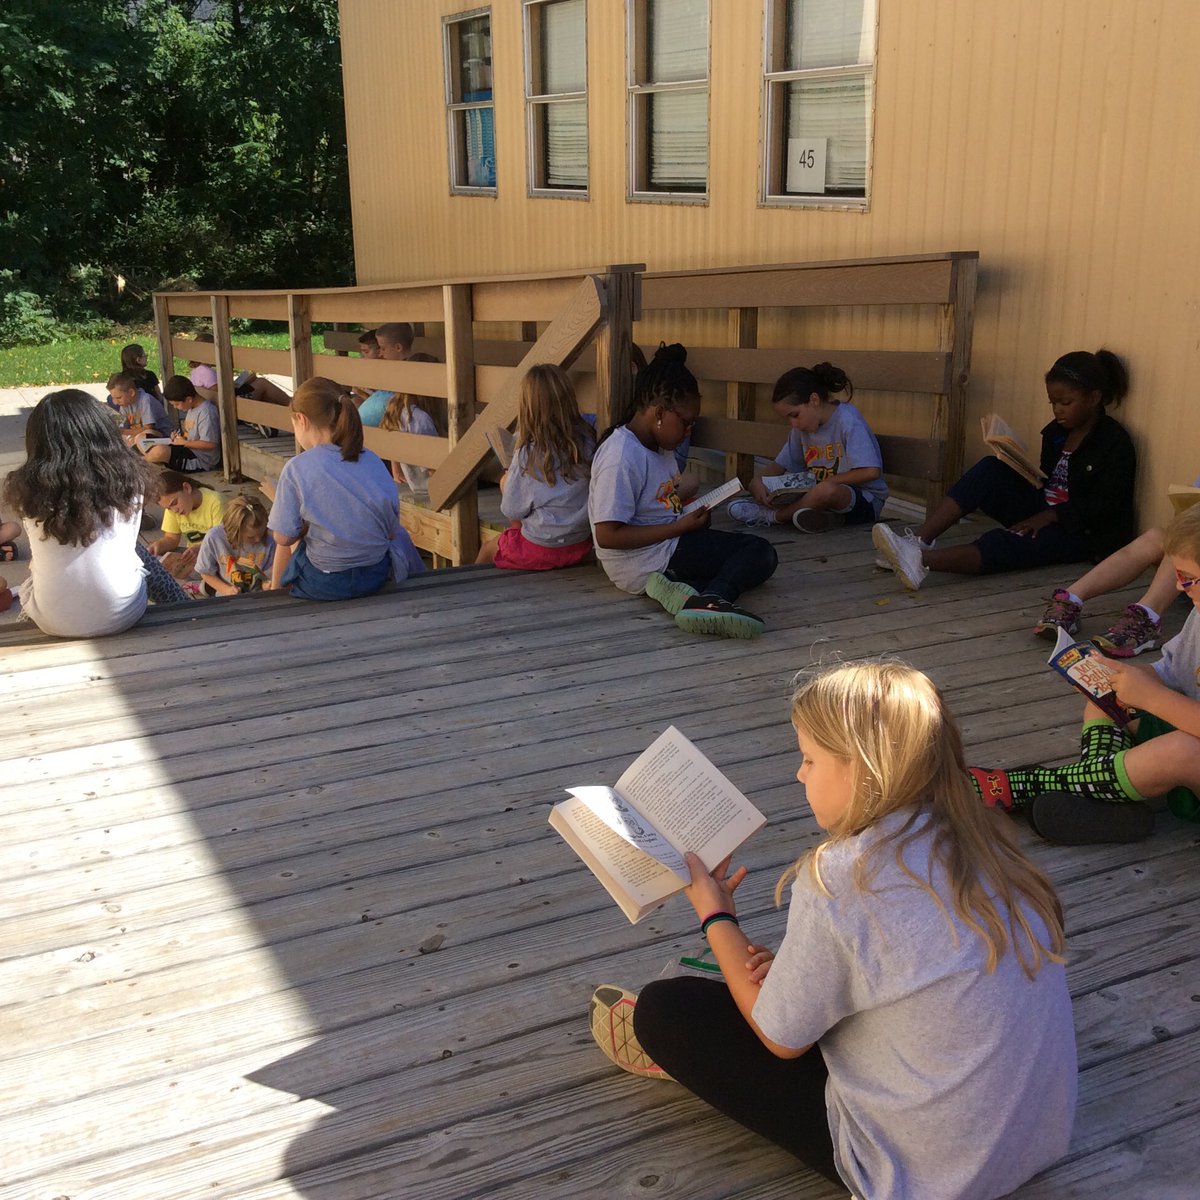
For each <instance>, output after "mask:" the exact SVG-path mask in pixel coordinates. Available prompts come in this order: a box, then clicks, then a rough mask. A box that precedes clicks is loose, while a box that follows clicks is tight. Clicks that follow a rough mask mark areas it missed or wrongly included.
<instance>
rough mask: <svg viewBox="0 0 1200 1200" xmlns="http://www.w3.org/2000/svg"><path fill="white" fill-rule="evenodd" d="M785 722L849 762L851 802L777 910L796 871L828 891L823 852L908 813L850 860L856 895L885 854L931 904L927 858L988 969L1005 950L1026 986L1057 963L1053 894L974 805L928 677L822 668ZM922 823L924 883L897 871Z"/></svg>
mask: <svg viewBox="0 0 1200 1200" xmlns="http://www.w3.org/2000/svg"><path fill="white" fill-rule="evenodd" d="M792 723H793V725H795V727H796V729H797V730H798V731H800V733H801V734H802V735H803V736H804V737H805V738H806V739H811V740H812V741H813V742H814V743H815V744H816V745H818V746H820V747H821V748H822V749H823V750H826V751H827V752H828V753H830V754H832V755H833V756H834V757H835V758H839V759H841V760H843V761H845V762H849V763H850V764H851V766H852V779H853V796H852V799H851V801H850V804H849V806H848V807H847V809H846V811H845V813H843V814H842V816H841V817H839V818H838V820H837V821H836V822H835V823H834V824H833V826H832V827H831V828H830V829H829V830H828V831H827V833H828V837H827V838H826V840H825V841H824V842H822V843H821V844H820V845H819V846H817V847H816V848H815V849H814V850H812V851H809V852H808V853H807V854H805V855H803V856H802V857H801V858H800V859H799V860H797V861H796V862H795V863H793V864H792V866H791V867H790V868H789V869H788V870H787V871H786V872H784V874H783V876H782V878H781V879H780V880H779V883H778V885H777V886H776V889H775V900H776V903H780V902H781V900H782V895H783V889H784V887H785V885H786V884H787V883H788V882H789V881H790V880H793V879H795V878H796V877H797V875H798V874H799V873H800V871H801V869H802V868H803V867H804V866H805V865H807V866H808V868H809V870H810V871H811V874H812V878H813V880H814V882H815V883H816V884H817V885H818V886H819V887H821V888H822V890H824V891H825V892H826V894H828V889H827V888H826V887H825V884H824V881H823V880H822V879H821V874H820V863H821V856H822V853H823V852H824V851H825V850H826V849H827V848H828V847H829V846H832V845H836V844H837V843H838V842H842V841H845V840H847V839H848V838H852V837H854V836H856V835H857V834H860V833H862V832H863V831H864V830H866V829H869V828H870V827H871V826H872V825H874V824H875V823H876V822H877V821H878V820H880V818H882V817H884V816H887V815H888V814H889V813H907V815H908V819H907V820H906V821H905V822H904V823H903V824H902V825H901V826H900V827H899V828H898V829H896V830H894V831H893V832H891V833H889V834H887V835H886V836H885V837H882V838H880V839H879V840H878V841H876V842H875V843H874V844H873V845H872V846H871V848H870V849H869V850H868V851H867V853H866V854H865V855H863V857H862V858H860V859H859V860H858V861H857V862H856V863H855V865H854V884H855V887H856V888H857V889H858V890H859V891H864V892H869V891H871V890H872V888H871V882H872V880H873V878H874V876H875V874H876V873H877V872H878V870H879V864H878V863H873V861H872V860H873V859H875V858H876V857H877V856H879V855H882V854H883V853H885V852H886V850H887V848H888V847H889V846H892V847H894V853H895V858H896V863H897V865H898V866H899V867H900V869H901V870H902V871H903V872H904V874H905V875H907V876H908V877H909V878H911V879H912V880H913V882H914V883H916V884H918V885H920V886H921V887H923V888H925V889H926V890H927V891H928V892H929V893H930V894H931V895H932V896H933V897H934V899H935V900H937V901H938V903H939V905H940V904H941V900H940V898H939V897H938V896H937V893H936V892H935V891H934V888H933V887H932V886H931V882H930V879H931V877H932V873H933V866H934V862H933V860H937V862H938V863H940V865H941V867H942V869H943V870H944V872H945V875H946V879H947V881H948V884H949V892H950V895H951V897H952V899H953V905H954V911H955V913H956V914H957V916H958V917H959V919H960V920H961V921H962V922H963V923H964V924H965V925H967V927H968V928H970V929H971V930H973V931H974V932H975V933H976V934H978V935H979V937H980V938H981V939H982V941H983V942H984V944H985V946H986V947H987V964H986V969H987V970H988V971H989V972H991V971H993V970H994V969H995V967H996V964H997V963H998V962H999V961H1000V959H1001V958H1003V957H1004V955H1005V953H1007V951H1008V950H1009V949H1010V948H1011V949H1012V950H1013V951H1014V953H1015V954H1016V956H1017V959H1018V961H1019V962H1020V964H1021V967H1022V969H1023V970H1024V972H1025V974H1026V975H1027V976H1028V977H1029V978H1030V979H1032V978H1033V977H1034V976H1035V975H1036V974H1037V973H1038V971H1039V970H1040V969H1041V968H1042V966H1043V965H1044V964H1045V963H1046V962H1063V961H1064V959H1063V950H1064V947H1065V940H1064V938H1063V916H1062V906H1061V904H1060V903H1059V899H1058V895H1057V894H1056V892H1055V890H1054V885H1053V884H1052V883H1051V882H1050V880H1049V879H1048V878H1047V877H1046V876H1045V875H1044V874H1043V873H1042V872H1041V871H1040V870H1038V868H1037V867H1035V866H1034V865H1033V863H1032V862H1030V861H1029V859H1028V858H1026V857H1025V855H1024V853H1023V852H1022V851H1021V849H1020V848H1019V847H1018V846H1017V843H1016V839H1015V837H1014V836H1013V833H1012V830H1011V829H1010V828H1009V825H1008V821H1007V818H1005V817H1002V816H1000V815H998V814H997V813H996V812H995V810H993V809H990V808H988V807H986V806H985V805H984V804H983V803H982V802H981V801H980V799H979V797H978V795H977V794H976V792H975V789H974V786H973V785H972V783H971V781H970V777H969V776H968V775H967V768H966V765H965V761H964V756H963V748H962V737H961V735H960V734H959V731H958V726H957V725H956V724H955V721H954V718H953V717H952V716H951V715H950V712H949V710H948V709H947V708H946V704H945V701H944V700H943V698H942V694H941V692H939V691H938V689H937V688H936V687H935V686H934V685H933V683H932V682H931V681H930V680H929V678H928V677H927V676H925V675H923V674H921V672H920V671H917V670H915V669H914V668H913V667H910V666H908V665H907V664H905V663H899V662H857V663H844V664H840V665H838V666H834V667H831V668H825V669H822V670H821V671H820V672H819V673H817V674H816V675H814V676H813V677H811V678H810V679H808V680H807V681H806V682H804V683H802V684H801V686H800V687H799V688H797V690H796V693H795V695H794V696H793V697H792ZM922 814H928V816H929V818H930V820H931V821H932V823H933V831H934V832H933V845H932V848H931V851H930V855H931V861H930V864H929V868H928V871H927V872H925V877H922V876H921V875H918V874H915V873H914V872H913V871H912V870H911V869H910V868H909V867H908V865H907V864H906V863H905V862H904V852H905V850H906V849H907V847H908V846H909V844H910V843H912V842H914V841H916V840H917V839H919V838H920V837H922V836H923V831H924V823H923V822H921V821H920V820H919V818H920V817H921V815H922ZM1026 908H1028V909H1029V910H1031V911H1032V912H1033V913H1035V914H1036V915H1037V916H1038V917H1039V918H1040V919H1041V921H1042V923H1043V924H1044V925H1045V927H1046V931H1047V934H1048V938H1047V941H1048V943H1049V944H1048V945H1045V944H1043V943H1042V942H1041V941H1040V940H1039V938H1038V937H1037V935H1036V934H1035V932H1034V927H1033V925H1032V924H1031V923H1030V921H1029V919H1028V917H1027V916H1026V912H1025V909H1026ZM947 920H948V921H949V914H947Z"/></svg>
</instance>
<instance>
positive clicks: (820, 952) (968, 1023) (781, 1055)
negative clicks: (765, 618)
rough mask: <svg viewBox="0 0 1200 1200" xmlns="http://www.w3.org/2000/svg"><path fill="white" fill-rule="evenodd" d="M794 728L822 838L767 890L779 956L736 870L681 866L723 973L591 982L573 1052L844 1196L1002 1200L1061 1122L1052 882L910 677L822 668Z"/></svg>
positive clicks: (1027, 1173)
mask: <svg viewBox="0 0 1200 1200" xmlns="http://www.w3.org/2000/svg"><path fill="white" fill-rule="evenodd" d="M792 724H793V726H794V727H795V730H796V735H797V740H798V744H799V749H800V758H801V762H800V769H799V771H798V772H797V779H799V781H800V782H801V783H802V784H803V785H804V791H805V799H806V800H807V801H808V805H809V807H810V808H811V809H812V813H813V817H814V818H815V819H816V823H817V824H818V825H819V826H820V827H821V828H822V829H823V830H824V833H825V836H824V838H823V840H822V842H821V844H820V845H818V846H817V847H816V848H815V849H813V850H811V851H809V852H808V853H807V854H805V855H804V856H803V857H802V858H801V859H800V860H799V861H798V862H796V863H795V864H794V865H793V866H792V867H791V868H790V869H789V870H787V871H786V872H785V873H784V875H783V877H782V878H781V879H780V880H779V882H778V884H777V885H776V888H775V901H776V903H777V904H778V903H781V902H782V899H783V895H784V891H785V889H786V890H787V892H788V894H789V899H790V904H789V910H788V917H787V929H786V932H785V933H784V935H783V940H782V943H781V944H780V946H779V951H778V953H777V954H775V953H772V951H771V950H769V949H767V948H765V947H764V946H762V945H761V944H758V938H757V937H755V938H754V939H753V943H752V940H751V937H750V935H749V932H748V931H743V930H742V928H741V924H740V921H741V919H742V913H740V912H739V909H741V908H742V907H743V906H742V904H741V903H740V900H741V892H740V890H739V888H740V885H741V884H742V882H743V880H744V879H745V878H746V869H745V867H739V868H738V869H737V870H730V866H729V860H728V859H726V860H725V861H724V862H722V863H720V864H718V865H717V866H716V867H715V868H714V869H713V870H712V872H711V873H709V872H707V871H705V869H704V865H703V863H701V862H700V860H699V859H698V858H697V857H696V856H695V855H694V854H689V855H688V856H687V863H688V868H689V870H690V874H691V885H690V886H689V887H688V888H687V891H686V895H687V898H688V900H689V901H690V902H691V903H692V906H693V907H694V909H695V911H696V918H697V922H698V924H699V925H700V930H701V933H702V935H703V936H704V937H707V939H708V943H709V946H710V948H711V949H712V952H713V954H714V956H715V958H716V960H717V963H718V964H719V966H720V968H721V975H722V978H721V979H719V980H715V979H712V978H707V979H702V978H696V977H694V976H681V977H678V978H674V979H658V980H655V981H654V982H653V983H650V984H649V985H648V986H647V987H645V988H644V989H643V990H642V992H641V995H640V996H636V997H635V996H633V995H632V994H631V993H629V992H626V991H625V989H623V988H620V987H617V986H615V985H602V986H601V987H600V988H598V989H597V990H596V992H595V993H594V995H593V998H592V1005H591V1012H590V1017H591V1026H592V1033H593V1035H594V1036H595V1038H596V1040H597V1042H598V1043H599V1045H600V1048H601V1050H603V1052H604V1053H605V1055H606V1056H607V1057H608V1058H609V1059H611V1060H612V1061H613V1062H615V1063H616V1064H617V1065H618V1066H621V1067H623V1068H624V1069H625V1070H628V1071H630V1072H632V1073H634V1074H638V1075H644V1076H648V1077H656V1078H658V1079H662V1078H664V1076H665V1077H667V1078H670V1079H673V1080H675V1081H676V1082H677V1083H679V1084H681V1085H682V1086H683V1087H685V1088H687V1089H688V1090H689V1091H691V1092H693V1093H694V1094H695V1095H696V1096H698V1097H699V1098H700V1099H701V1100H703V1101H705V1102H706V1103H708V1104H710V1105H712V1106H713V1107H714V1108H716V1109H717V1110H718V1111H720V1112H722V1113H724V1114H725V1115H726V1116H727V1117H730V1118H732V1119H733V1120H735V1121H738V1122H740V1123H741V1124H742V1125H744V1126H746V1127H747V1128H748V1129H751V1130H753V1131H754V1132H755V1133H757V1134H759V1135H760V1136H762V1137H764V1138H767V1139H769V1140H770V1141H772V1142H774V1143H775V1144H776V1145H778V1146H781V1147H783V1149H785V1150H787V1151H788V1152H789V1153H791V1154H793V1155H795V1156H796V1158H798V1159H799V1160H800V1162H802V1163H804V1164H805V1165H806V1166H808V1167H810V1168H811V1169H812V1170H814V1171H819V1172H820V1173H821V1174H822V1175H824V1176H825V1177H826V1178H828V1179H830V1180H832V1181H833V1182H835V1183H838V1184H841V1185H842V1186H843V1187H845V1188H849V1189H850V1190H851V1191H852V1192H853V1193H854V1195H855V1196H856V1197H858V1198H859V1200H996V1198H997V1197H1000V1196H1007V1195H1009V1193H1011V1192H1013V1190H1014V1189H1015V1188H1017V1187H1019V1186H1020V1185H1021V1184H1022V1183H1024V1182H1025V1181H1026V1180H1027V1179H1029V1178H1030V1177H1031V1176H1032V1175H1034V1174H1036V1173H1037V1172H1039V1171H1042V1170H1044V1169H1045V1168H1046V1167H1048V1166H1050V1165H1051V1164H1052V1163H1053V1162H1055V1160H1057V1159H1058V1158H1059V1157H1061V1156H1062V1155H1063V1154H1064V1153H1066V1150H1067V1145H1068V1142H1069V1140H1070V1136H1071V1123H1072V1119H1073V1117H1074V1110H1075V1095H1076V1057H1075V1031H1074V1029H1073V1027H1072V1021H1071V997H1070V994H1069V993H1068V991H1067V978H1066V972H1065V970H1064V968H1063V951H1064V938H1063V917H1062V907H1061V905H1060V903H1059V900H1058V897H1057V895H1055V892H1054V887H1053V885H1052V884H1051V882H1050V880H1049V879H1047V878H1046V876H1045V875H1044V874H1043V873H1042V872H1041V871H1040V870H1038V868H1037V867H1036V866H1035V865H1034V864H1033V863H1032V862H1030V861H1029V859H1028V858H1026V857H1025V855H1024V854H1023V853H1022V851H1021V850H1020V848H1019V847H1018V846H1017V844H1016V841H1015V838H1014V836H1013V831H1012V830H1011V829H1006V828H1005V827H1004V822H1002V821H998V820H997V819H996V817H995V814H993V813H989V812H986V811H985V810H984V809H982V808H981V807H980V806H979V805H978V804H977V803H976V802H975V796H974V793H973V791H972V789H971V785H970V783H969V781H968V780H967V777H966V772H965V769H964V767H963V753H962V741H961V738H960V736H959V732H958V727H957V726H956V725H955V723H954V719H953V717H952V716H951V715H950V713H949V712H948V711H947V709H946V705H945V701H944V700H943V698H942V696H941V694H940V693H939V692H938V690H937V689H936V688H935V687H934V686H933V684H932V683H931V682H930V681H929V679H928V678H927V677H926V676H924V675H922V674H921V673H920V672H918V671H915V670H914V669H913V668H911V667H908V666H905V665H904V664H902V663H871V662H865V663H846V664H841V665H839V666H837V667H834V668H832V669H829V670H826V671H823V672H822V673H821V674H820V675H818V676H817V677H816V678H814V679H812V680H810V681H808V682H807V683H805V684H804V685H803V686H802V687H801V688H800V689H799V690H798V691H797V693H796V695H795V696H794V697H793V700H792ZM631 1026H632V1028H631ZM660 1086H663V1085H660ZM800 1188H801V1184H800V1183H799V1181H797V1183H796V1190H799V1189H800ZM803 1190H804V1191H805V1194H811V1195H815V1194H816V1192H815V1191H809V1189H808V1188H807V1187H806V1188H804V1189H803ZM780 1194H782V1192H781V1193H780ZM825 1194H827V1193H826V1192H824V1191H823V1192H821V1195H825ZM828 1194H829V1195H833V1194H834V1193H833V1192H829V1193H828ZM838 1194H839V1195H844V1194H845V1193H844V1192H840V1193H838Z"/></svg>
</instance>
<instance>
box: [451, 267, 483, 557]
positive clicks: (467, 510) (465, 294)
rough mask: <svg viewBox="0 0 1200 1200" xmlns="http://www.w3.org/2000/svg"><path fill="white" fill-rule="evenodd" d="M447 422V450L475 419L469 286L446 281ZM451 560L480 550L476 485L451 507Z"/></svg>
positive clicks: (473, 337) (473, 356)
mask: <svg viewBox="0 0 1200 1200" xmlns="http://www.w3.org/2000/svg"><path fill="white" fill-rule="evenodd" d="M443 296H444V298H445V299H444V307H445V312H446V421H447V431H446V432H447V435H448V437H449V441H450V453H451V454H453V453H454V447H455V446H457V445H458V444H459V442H461V441H462V440H463V438H464V437H466V435H467V431H468V430H469V429H470V428H471V425H472V424H473V423H474V421H475V347H474V341H475V331H474V327H473V325H472V314H471V285H470V284H469V283H452V284H447V285H446V287H445V288H444V289H443ZM450 544H451V556H450V557H451V562H452V563H453V565H454V566H456V567H461V566H462V565H463V564H464V563H472V562H474V561H475V556H476V555H477V554H478V553H479V494H478V489H477V487H475V486H471V487H468V488H466V489H465V490H463V491H462V492H461V494H460V495H459V497H458V499H457V500H456V501H455V503H454V505H453V507H452V508H451V509H450Z"/></svg>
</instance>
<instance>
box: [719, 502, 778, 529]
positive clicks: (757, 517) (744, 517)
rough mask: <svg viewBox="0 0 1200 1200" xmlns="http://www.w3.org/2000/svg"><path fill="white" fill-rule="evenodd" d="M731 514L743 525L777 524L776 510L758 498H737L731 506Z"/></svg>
mask: <svg viewBox="0 0 1200 1200" xmlns="http://www.w3.org/2000/svg"><path fill="white" fill-rule="evenodd" d="M729 515H730V516H731V517H732V518H733V519H734V520H735V521H741V523H742V524H743V525H752V526H756V527H757V526H764V525H776V524H778V522H777V521H776V519H775V516H776V514H775V510H774V509H773V508H768V507H767V506H766V505H765V504H759V502H758V501H757V500H735V501H734V502H733V503H732V504H731V505H730V506H729Z"/></svg>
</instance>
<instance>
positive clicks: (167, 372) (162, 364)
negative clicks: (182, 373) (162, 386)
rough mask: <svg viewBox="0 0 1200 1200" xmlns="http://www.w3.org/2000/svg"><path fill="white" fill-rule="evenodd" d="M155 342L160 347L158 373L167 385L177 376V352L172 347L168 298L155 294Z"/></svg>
mask: <svg viewBox="0 0 1200 1200" xmlns="http://www.w3.org/2000/svg"><path fill="white" fill-rule="evenodd" d="M154 342H155V345H156V346H157V347H158V371H159V374H160V375H161V376H162V381H163V383H166V382H167V380H168V379H170V378H171V376H172V375H174V374H175V352H174V349H173V347H172V346H171V309H170V305H169V304H168V303H167V298H166V296H164V295H162V294H161V293H159V292H156V293H155V294H154Z"/></svg>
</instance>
